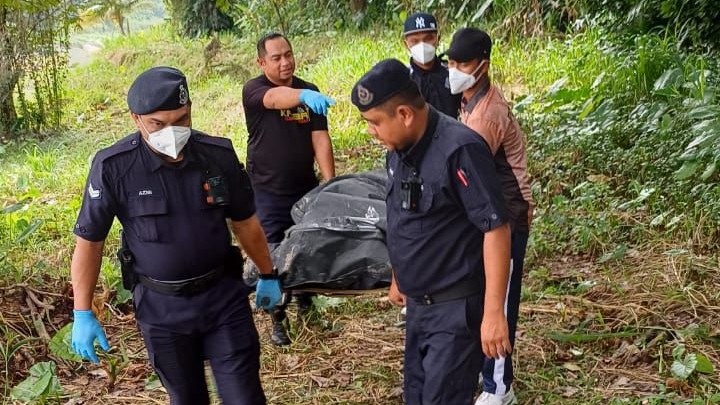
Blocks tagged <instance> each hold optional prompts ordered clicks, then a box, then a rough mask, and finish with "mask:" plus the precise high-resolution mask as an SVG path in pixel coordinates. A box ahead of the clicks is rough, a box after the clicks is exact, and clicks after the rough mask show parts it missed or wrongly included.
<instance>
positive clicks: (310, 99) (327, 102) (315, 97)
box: [300, 89, 335, 115]
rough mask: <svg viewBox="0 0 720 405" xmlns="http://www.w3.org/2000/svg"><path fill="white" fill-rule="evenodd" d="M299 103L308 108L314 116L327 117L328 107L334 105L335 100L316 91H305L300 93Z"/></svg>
mask: <svg viewBox="0 0 720 405" xmlns="http://www.w3.org/2000/svg"><path fill="white" fill-rule="evenodd" d="M300 102H301V103H303V104H305V105H307V106H308V107H310V109H311V110H312V111H313V112H314V113H315V114H320V115H327V113H328V107H330V106H333V105H335V100H333V99H331V98H330V97H327V96H325V95H323V94H321V93H319V92H317V91H314V90H308V89H305V90H303V91H301V92H300Z"/></svg>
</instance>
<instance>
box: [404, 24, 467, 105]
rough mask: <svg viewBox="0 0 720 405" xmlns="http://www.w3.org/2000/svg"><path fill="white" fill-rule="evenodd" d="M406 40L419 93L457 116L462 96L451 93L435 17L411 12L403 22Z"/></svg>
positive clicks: (411, 74)
mask: <svg viewBox="0 0 720 405" xmlns="http://www.w3.org/2000/svg"><path fill="white" fill-rule="evenodd" d="M403 40H404V43H405V47H406V48H407V49H408V50H409V51H410V77H411V78H412V80H413V81H414V82H415V83H416V84H417V86H418V88H419V89H420V93H421V94H422V95H423V97H424V98H425V100H426V101H427V102H428V103H430V105H432V106H433V107H435V108H436V109H437V110H438V111H440V112H442V113H445V114H447V115H449V116H450V117H453V118H457V116H458V114H459V113H460V96H459V95H455V94H452V93H450V83H449V82H448V68H447V62H446V61H444V60H442V59H440V58H439V57H438V56H437V55H436V50H437V47H438V44H439V43H440V34H439V33H438V26H437V21H436V20H435V17H434V16H433V15H432V14H428V13H413V14H410V15H409V16H408V17H407V18H406V19H405V24H404V25H403Z"/></svg>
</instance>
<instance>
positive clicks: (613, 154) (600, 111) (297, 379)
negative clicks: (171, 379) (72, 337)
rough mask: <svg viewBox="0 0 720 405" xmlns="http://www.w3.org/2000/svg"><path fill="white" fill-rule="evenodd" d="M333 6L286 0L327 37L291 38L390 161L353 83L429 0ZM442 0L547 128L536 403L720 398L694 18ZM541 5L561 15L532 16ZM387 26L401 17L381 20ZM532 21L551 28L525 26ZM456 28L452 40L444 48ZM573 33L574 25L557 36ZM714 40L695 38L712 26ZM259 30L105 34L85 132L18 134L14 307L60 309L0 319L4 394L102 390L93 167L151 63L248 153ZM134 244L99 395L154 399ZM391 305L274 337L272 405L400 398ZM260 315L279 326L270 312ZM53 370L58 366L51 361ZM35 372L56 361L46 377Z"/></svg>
mask: <svg viewBox="0 0 720 405" xmlns="http://www.w3.org/2000/svg"><path fill="white" fill-rule="evenodd" d="M698 2H699V1H696V3H698ZM261 3H264V4H261ZM320 3H321V2H318V4H320ZM336 3H337V2H336ZM336 3H333V4H334V5H331V4H329V3H328V4H326V6H327V9H328V12H331V11H332V10H333V9H332V7H337V8H338V9H340V8H342V9H343V10H344V9H345V8H346V7H347V10H348V11H346V12H343V13H339V14H337V16H338V17H339V18H341V19H343V20H341V21H340V22H338V21H337V20H330V19H327V18H329V17H328V14H314V15H312V16H311V15H310V14H309V13H303V12H302V11H301V10H300V9H297V10H295V9H292V7H299V2H294V1H288V2H280V3H278V4H281V5H282V7H287V8H289V10H290V11H291V12H290V13H288V14H282V15H285V16H286V18H288V20H287V23H288V24H290V25H288V30H289V31H291V32H295V33H303V34H308V35H307V36H299V35H294V36H292V37H291V40H292V42H293V45H294V47H295V51H296V57H297V62H298V75H299V76H301V77H303V78H305V79H307V80H310V81H312V82H315V83H316V84H317V85H318V86H319V87H320V89H321V90H323V91H325V92H327V93H328V94H329V95H330V96H332V97H334V98H335V99H336V100H337V105H336V106H335V107H333V108H332V110H331V113H330V117H329V119H330V132H331V136H332V139H333V143H334V146H335V149H336V156H337V159H338V165H339V169H340V170H339V171H340V172H341V173H342V172H354V171H359V170H365V169H370V168H376V167H380V166H381V165H382V164H383V159H382V157H383V151H382V148H381V147H379V146H378V145H376V144H375V143H374V142H372V141H371V140H370V137H369V136H368V135H367V133H366V128H365V124H364V123H363V122H362V120H361V119H360V116H359V114H358V113H357V111H356V110H355V108H354V107H353V106H352V105H351V103H350V100H349V91H350V88H351V86H352V84H353V83H354V82H355V80H357V78H358V77H360V75H361V74H362V73H364V72H365V71H366V70H367V69H368V68H369V67H370V66H371V65H372V64H373V63H374V62H376V61H378V60H380V59H383V58H386V57H398V58H399V59H401V60H403V61H404V60H406V59H407V51H406V50H404V48H403V46H402V43H401V41H400V40H399V31H400V28H399V27H400V20H401V19H402V16H403V14H402V13H403V10H405V9H417V8H421V6H423V5H426V6H427V5H428V4H429V2H428V3H424V2H415V3H418V4H414V3H413V4H410V3H411V2H392V1H387V2H374V1H373V2H361V1H359V2H349V3H348V4H346V3H343V2H340V3H342V4H340V3H337V4H336ZM390 3H392V6H391V7H388V8H386V9H379V8H378V7H379V4H390ZM405 3H408V4H405ZM420 3H422V4H420ZM436 3H438V4H439V3H443V4H447V7H445V8H444V9H443V10H442V13H443V14H442V18H443V19H444V21H452V20H453V17H454V16H456V15H457V14H461V15H462V16H463V19H464V20H465V21H473V19H475V20H474V21H478V22H485V21H487V19H488V18H492V20H491V21H492V22H493V24H494V26H496V27H497V28H496V30H495V31H494V32H493V37H494V38H496V41H495V48H494V51H493V59H492V67H491V72H492V75H493V80H494V81H495V82H496V83H498V84H500V85H501V87H502V88H503V89H504V92H505V94H506V97H507V98H508V99H509V100H511V101H512V103H513V105H514V109H515V112H516V114H517V116H518V117H519V119H520V121H521V124H522V126H523V128H524V129H525V132H526V134H527V137H528V149H529V165H530V173H531V175H532V177H533V193H534V196H535V199H536V201H537V205H538V208H537V211H536V213H535V221H534V227H533V230H532V233H531V241H530V248H529V251H528V262H527V264H526V268H527V275H526V282H525V285H524V290H523V304H522V307H521V312H522V313H521V321H520V330H521V333H520V336H519V337H518V343H517V345H516V361H517V364H516V365H517V369H518V372H519V374H518V383H517V384H518V385H517V388H516V389H517V392H518V396H519V398H520V399H521V403H541V404H549V403H552V404H578V403H582V404H637V405H640V404H678V405H679V404H693V405H694V404H717V403H720V380H719V379H718V373H717V370H718V369H719V368H720V323H718V322H719V320H718V317H717V311H718V310H719V309H720V291H718V289H717V285H719V284H718V283H720V271H719V270H718V269H719V268H720V262H719V259H718V256H717V251H718V250H717V249H718V247H720V246H719V244H720V243H719V242H718V241H720V231H719V229H720V226H719V225H720V186H719V185H718V184H719V182H720V175H719V174H718V170H717V165H718V164H719V163H720V123H719V122H718V117H719V116H720V115H719V114H718V113H719V112H720V101H719V100H718V87H719V86H720V79H718V74H720V66H718V64H719V63H718V59H717V54H716V53H713V51H710V50H706V49H705V48H704V47H702V46H697V45H695V46H692V47H688V46H686V44H687V43H688V41H690V38H689V37H687V38H686V37H682V36H678V34H677V33H678V32H679V31H678V30H676V29H675V27H670V29H665V30H660V29H657V30H639V31H630V32H628V31H626V30H624V29H622V26H623V24H620V23H619V20H617V19H616V20H612V24H610V23H606V22H605V21H606V20H603V19H602V18H598V19H592V18H586V19H583V18H580V17H582V16H583V14H582V13H583V12H584V11H583V10H586V9H589V7H587V6H586V5H585V4H584V3H582V2H580V1H577V2H572V1H567V2H555V3H557V4H559V5H558V6H553V5H552V4H550V3H551V2H545V1H533V2H521V3H519V2H513V1H510V0H507V1H487V2H468V1H452V2H451V1H448V2H436ZM561 3H562V4H561ZM649 3H650V2H647V1H645V2H640V3H639V6H638V7H639V8H638V9H637V10H638V13H640V11H642V13H645V14H648V13H650V12H651V11H652V10H650V9H649V8H648V5H649ZM670 3H671V1H667V2H663V4H670ZM218 4H219V5H220V3H218ZM242 4H245V6H246V7H255V8H254V9H253V10H254V14H252V15H250V16H249V17H248V18H246V19H245V20H242V22H241V24H240V26H239V27H240V30H241V31H243V32H256V31H260V30H261V29H262V28H267V27H268V26H282V23H281V22H279V21H277V20H276V19H275V17H276V16H277V15H276V14H273V12H272V10H269V9H268V10H266V9H264V8H262V7H266V8H267V7H272V4H270V3H269V2H242ZM353 4H355V5H353ZM355 6H357V9H353V10H355V11H352V10H350V8H352V7H355ZM560 6H563V7H560ZM236 7H240V6H238V5H236ZM318 7H319V6H318ZM428 7H429V6H428ZM460 7H464V9H463V10H462V11H461V9H460ZM534 7H535V8H534ZM538 7H539V8H538ZM668 7H669V6H668ZM473 8H474V9H473ZM471 9H472V10H471ZM535 9H537V10H539V11H542V12H540V13H539V14H532V11H533V10H535ZM243 10H245V9H241V8H239V9H237V10H235V9H228V13H229V14H230V15H239V14H233V13H242V12H244V11H243ZM668 10H670V9H668ZM700 10H705V9H702V8H701V9H700ZM470 11H472V12H470ZM481 11H482V12H481ZM675 11H677V10H675ZM688 12H689V11H688ZM704 12H705V13H709V11H707V10H706V11H704ZM642 13H640V14H642ZM640 14H638V15H640ZM353 15H358V16H363V17H362V18H360V17H358V18H357V19H352V16H353ZM538 15H539V16H542V17H538ZM667 15H670V14H667ZM672 15H680V14H677V13H676V14H672ZM683 15H684V14H683ZM707 15H709V14H707ZM372 16H381V17H378V19H379V20H380V21H383V22H385V24H387V25H392V26H393V29H388V28H384V27H383V24H379V23H378V24H376V25H373V24H371V23H370V21H371V18H374V17H372ZM517 16H520V17H523V18H524V20H523V21H531V22H533V21H535V22H537V24H535V25H533V24H530V25H525V24H519V23H518V22H517V21H516V20H513V18H518V17H517ZM533 16H534V17H533ZM290 17H291V18H290ZM303 18H307V19H310V18H315V19H316V20H314V21H316V22H315V23H312V24H309V25H308V24H305V23H304V22H303V21H305V20H303ZM321 18H326V20H321ZM528 18H529V20H528ZM532 18H535V19H536V20H533V19H532ZM604 18H609V17H608V16H607V15H605V17H604ZM668 18H669V17H668ZM672 18H676V17H672ZM677 18H680V17H677ZM368 19H370V20H368ZM655 21H656V22H655V23H658V21H659V22H660V23H662V22H663V21H666V20H662V19H659V20H655ZM693 21H694V20H693ZM462 22H463V20H462V19H461V20H459V21H457V23H458V24H461V23H462ZM655 23H653V24H655ZM242 24H246V25H242ZM313 24H315V25H313ZM688 24H691V23H688ZM693 24H694V22H693ZM633 26H634V27H636V28H637V26H635V25H633ZM688 26H690V25H688ZM293 27H300V28H293ZM304 28H307V30H303V29H304ZM357 28H362V31H355V29H357ZM452 28H453V27H450V26H448V27H447V29H446V31H445V32H443V34H444V35H443V42H444V44H443V46H441V49H442V48H443V47H446V46H447V43H448V41H449V39H450V36H451V35H450V34H451V32H452ZM557 28H562V29H563V30H564V33H563V34H553V35H547V32H549V31H552V30H554V29H557ZM348 29H349V30H348ZM633 29H635V28H633ZM293 30H296V31H293ZM707 32H709V31H707ZM524 34H530V35H529V36H524ZM697 34H698V36H697V37H696V38H692V41H701V40H702V38H705V36H706V35H707V33H706V31H698V32H697ZM255 38H256V35H254V34H253V35H244V36H235V35H231V34H220V35H219V36H217V39H218V41H219V44H220V48H219V51H218V52H217V53H216V54H215V55H212V56H211V57H204V56H203V55H204V49H205V47H206V46H207V44H208V43H209V41H210V39H209V38H196V39H187V38H183V37H178V36H177V34H175V30H174V29H173V28H171V27H170V26H169V25H164V24H161V25H157V26H154V27H153V28H151V29H149V30H146V31H142V32H137V31H133V33H132V34H131V35H129V36H126V37H118V36H116V37H113V38H110V39H106V40H104V42H103V49H102V50H101V51H99V52H98V53H97V54H96V55H95V59H94V60H93V61H92V62H91V63H89V64H87V65H83V66H79V67H75V68H73V69H72V70H70V73H69V75H68V80H67V82H66V88H65V93H66V96H67V97H66V100H67V103H66V105H65V106H64V114H63V119H64V122H63V124H64V126H65V128H66V129H65V130H63V131H62V132H61V133H59V134H57V135H56V136H52V137H48V138H41V139H35V140H27V139H26V140H17V141H14V142H11V143H9V144H5V145H2V146H0V169H1V170H2V172H3V176H2V177H0V209H1V211H0V240H1V242H0V275H2V283H0V304H1V303H2V302H5V303H13V304H12V305H15V307H13V308H19V307H18V305H19V306H21V307H23V308H25V306H26V305H27V306H29V305H30V304H27V303H28V302H29V301H28V300H30V301H32V299H30V298H29V297H30V296H31V295H33V294H34V295H35V296H36V298H37V299H38V300H39V302H41V303H44V302H52V303H53V306H54V309H52V310H51V309H47V310H45V309H44V307H42V305H40V306H38V304H37V303H35V304H33V305H35V306H36V308H35V309H36V310H37V312H39V313H40V314H42V313H45V314H46V315H45V316H44V317H43V316H40V317H38V315H39V314H35V315H33V314H32V313H31V312H30V313H29V314H28V311H27V310H24V311H25V312H22V311H20V310H19V309H18V311H16V312H17V313H14V312H8V314H7V315H5V314H3V316H2V318H0V333H2V334H3V336H5V340H4V341H6V344H4V345H3V346H0V354H2V359H3V361H4V369H5V371H6V372H5V373H4V376H0V380H2V384H0V387H3V392H2V395H0V396H2V397H3V398H4V397H9V396H10V395H11V391H12V389H13V387H21V388H23V389H22V392H23V393H25V394H23V395H35V394H36V395H35V396H34V399H35V400H38V401H46V402H49V401H51V400H52V397H53V396H59V395H62V396H63V398H67V396H68V395H70V396H81V395H91V394H88V393H87V391H88V389H87V385H88V383H87V381H86V382H85V384H86V385H85V386H82V387H80V388H78V386H77V385H76V383H75V376H77V375H78V374H86V373H87V371H88V369H92V368H91V367H92V366H88V365H87V364H84V365H80V363H78V362H77V358H76V357H74V356H73V355H72V354H71V353H69V351H68V348H67V339H68V334H69V328H68V327H67V326H66V325H67V323H68V321H69V318H68V314H69V312H70V311H69V309H70V308H69V306H70V305H71V304H70V298H69V297H68V296H67V294H66V291H67V282H68V278H69V276H68V273H69V271H68V269H69V260H70V255H71V249H72V246H73V237H72V234H71V232H70V231H71V229H72V227H73V225H74V220H75V215H76V213H77V210H78V208H79V205H80V198H81V195H82V188H83V186H84V180H85V176H86V174H87V170H88V167H89V160H90V158H91V157H92V156H93V154H94V153H95V152H96V151H97V150H98V149H99V148H101V147H105V146H108V145H110V144H112V143H113V142H114V141H116V140H117V139H120V138H121V137H123V136H125V135H126V134H127V133H129V132H132V131H134V130H135V128H134V126H133V124H132V121H131V120H130V117H129V113H128V112H127V107H126V104H125V95H126V91H127V87H128V86H129V85H130V83H131V82H132V80H133V79H134V78H135V77H136V76H137V74H139V73H140V72H141V71H143V70H145V69H147V68H149V67H151V66H154V65H158V64H163V65H171V66H176V67H179V68H180V69H182V70H183V71H185V73H186V74H187V75H188V78H189V81H190V83H189V86H190V94H191V98H192V100H193V126H194V127H195V128H197V129H200V130H203V131H205V132H208V133H210V134H213V135H219V136H226V137H228V138H230V139H232V140H233V143H234V145H235V147H236V149H237V151H238V154H239V156H240V157H241V160H242V159H244V156H245V144H246V137H247V132H246V128H245V122H244V117H243V114H242V106H241V104H240V98H241V96H240V95H241V91H242V84H243V83H244V82H245V81H246V80H248V79H249V78H251V77H253V76H255V75H257V74H258V73H259V70H258V69H257V67H256V66H255V49H254V45H255V44H254V41H255ZM692 41H691V42H692ZM708 45H709V44H708ZM116 247H117V229H114V230H113V232H112V233H111V235H110V237H109V238H108V243H107V247H106V252H107V253H106V258H105V259H104V261H103V264H102V273H101V283H102V289H103V291H102V294H100V291H98V293H99V294H98V295H99V296H100V295H101V300H100V307H102V308H105V311H103V312H104V319H103V320H102V322H103V323H104V324H106V325H108V326H109V334H110V341H111V344H112V345H113V349H112V350H111V352H110V353H107V354H105V355H103V356H104V357H103V361H104V363H105V364H106V366H105V367H106V369H105V370H104V372H105V374H104V375H106V376H107V377H103V378H95V379H94V380H92V381H93V382H94V383H95V385H98V386H101V387H100V388H97V389H94V390H93V389H89V392H91V393H93V394H97V395H102V394H105V393H107V392H110V391H111V389H113V388H117V387H118V386H121V387H122V385H123V384H126V386H131V387H134V388H133V389H140V390H142V389H143V387H141V385H142V381H145V382H146V383H147V387H148V388H147V389H145V391H143V393H142V395H143V396H146V398H149V397H152V398H159V399H160V400H163V399H164V396H163V394H162V392H159V391H157V390H156V389H155V388H156V387H157V380H156V379H153V377H152V375H151V374H150V372H149V370H148V368H147V366H146V365H145V364H146V358H145V357H144V351H143V349H142V342H141V341H140V337H139V335H138V333H137V331H136V330H135V328H134V325H133V324H132V321H131V320H130V321H129V320H128V319H129V318H128V315H127V313H129V312H130V309H129V306H128V299H129V295H128V292H127V291H125V290H123V289H122V288H121V287H120V282H119V281H120V280H119V271H118V269H117V264H116V263H115V260H114V256H113V254H112V252H113V251H114V250H115V248H116ZM32 286H34V287H32ZM31 287H32V288H36V290H30V289H28V288H31ZM37 288H40V290H46V291H44V292H43V291H40V292H38V291H37ZM48 290H49V291H48ZM28 291H29V292H28ZM33 291H35V292H33ZM38 295H39V298H38V297H37V296H38ZM382 295H383V294H382V293H380V294H379V295H371V296H369V297H367V298H354V299H343V300H337V299H334V298H332V299H328V298H324V297H320V298H319V299H317V300H316V302H315V305H316V313H315V314H313V317H312V318H310V319H309V320H307V322H302V323H298V324H296V325H295V326H294V327H293V330H292V331H291V336H292V337H293V338H294V339H295V344H294V345H293V346H291V347H290V348H288V349H276V348H274V347H270V346H269V345H265V344H264V345H263V353H262V364H263V378H264V380H263V382H264V384H265V385H266V388H267V390H268V393H269V398H270V399H271V402H272V403H278V404H297V403H368V402H372V403H383V404H399V403H401V400H400V398H399V396H398V392H397V389H398V386H399V384H400V381H401V367H402V365H401V356H402V340H401V335H402V333H401V330H399V329H398V326H400V325H402V323H401V322H400V318H399V316H398V315H397V310H396V309H394V308H391V307H390V306H389V305H388V304H387V302H385V301H382V299H381V298H380V297H381V296H382ZM3 300H4V301H3ZM32 302H34V301H32ZM43 311H45V312H43ZM31 317H32V319H30V318H31ZM45 318H47V319H50V320H51V321H47V322H46V323H47V324H48V330H50V333H49V334H50V335H51V336H53V337H52V338H51V339H45V338H44V337H42V336H41V334H40V332H38V330H37V319H45ZM256 320H257V322H258V325H259V328H260V329H261V333H262V334H264V335H263V336H265V335H266V334H267V332H268V329H269V327H270V325H269V321H268V320H267V319H266V318H265V317H262V316H258V317H257V318H256ZM40 324H42V321H41V322H40ZM28 359H30V360H34V361H32V362H31V361H30V360H28ZM48 360H50V361H54V363H43V362H44V361H48ZM33 364H44V365H43V366H42V369H40V368H41V367H40V366H38V368H36V369H33V370H34V371H33V372H32V373H29V372H28V371H29V370H30V367H31V366H33ZM68 376H73V377H68ZM96 377H97V376H96ZM26 378H28V380H26ZM53 378H59V379H60V382H59V384H60V385H62V387H61V388H63V389H62V391H60V390H57V388H58V386H56V384H55V382H54V381H56V380H54V379H53ZM22 381H26V382H25V383H22V385H19V384H21V382H22ZM138 381H140V383H138ZM102 384H105V385H102ZM89 385H90V386H92V385H93V384H89ZM153 387H155V388H153ZM18 389H19V388H18ZM15 392H16V393H20V392H21V391H17V390H16V391H15ZM60 392H64V393H65V394H60ZM132 392H135V391H132ZM33 393H34V394H33ZM24 398H26V397H24ZM369 398H372V399H369ZM148 401H149V400H148ZM139 402H140V400H139V399H137V398H135V402H134V403H139ZM145 403H149V402H145Z"/></svg>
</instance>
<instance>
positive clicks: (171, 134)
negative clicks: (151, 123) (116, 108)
mask: <svg viewBox="0 0 720 405" xmlns="http://www.w3.org/2000/svg"><path fill="white" fill-rule="evenodd" d="M140 125H142V126H143V128H144V129H145V132H148V140H147V142H148V144H149V145H150V146H152V148H153V149H155V150H156V151H158V152H160V153H162V154H163V155H167V156H170V157H171V158H173V159H177V157H178V155H179V154H180V151H182V150H183V148H184V147H185V145H187V142H188V139H190V132H191V131H190V127H181V126H175V125H173V126H169V127H165V128H163V129H161V130H159V131H155V132H153V133H149V132H150V131H148V130H147V128H145V124H144V123H143V122H142V119H140Z"/></svg>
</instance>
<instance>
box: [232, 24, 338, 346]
mask: <svg viewBox="0 0 720 405" xmlns="http://www.w3.org/2000/svg"><path fill="white" fill-rule="evenodd" d="M257 64H258V66H259V67H260V70H262V74H261V75H260V76H258V77H256V78H254V79H251V80H250V81H248V82H247V83H245V86H244V87H243V95H242V99H243V109H244V111H245V122H246V124H247V129H248V154H247V167H248V173H249V174H250V180H251V182H252V185H253V188H254V190H255V201H256V204H257V209H258V218H259V219H260V223H261V224H262V226H263V229H264V230H265V235H266V237H267V240H268V242H270V243H280V242H281V241H282V240H283V239H284V237H285V231H286V230H287V229H288V228H290V227H291V226H292V225H293V220H292V217H291V216H290V211H291V208H292V206H293V205H294V204H295V203H296V202H297V201H298V200H299V199H300V198H302V196H303V195H305V194H306V193H307V192H308V191H310V190H312V189H313V188H315V186H317V185H318V179H317V175H316V174H315V168H314V162H317V165H318V168H319V169H320V174H321V175H322V178H323V180H326V181H327V180H330V179H331V178H333V177H335V161H334V158H333V150H332V143H331V141H330V135H329V134H328V125H327V118H326V116H327V114H328V109H329V108H330V107H331V106H333V105H334V104H335V101H334V100H332V99H331V98H330V97H327V96H325V95H323V94H322V93H320V92H319V91H318V88H317V86H315V85H314V84H312V83H309V82H306V81H304V80H302V79H300V78H298V77H296V76H295V75H294V73H295V56H294V54H293V49H292V46H291V45H290V41H289V40H288V39H287V38H286V37H285V36H284V35H282V34H279V33H276V32H272V33H269V34H267V35H265V36H263V37H262V38H260V40H258V42H257ZM294 295H295V297H296V298H297V302H298V315H301V316H302V315H304V314H306V313H307V312H308V311H309V310H310V308H311V306H312V295H311V294H307V293H302V292H298V291H296V292H295V294H294ZM285 297H286V299H284V302H282V303H281V304H280V305H278V306H277V307H276V308H275V309H274V310H273V311H271V314H270V315H271V317H272V321H273V330H272V334H271V336H270V338H271V341H272V343H273V344H275V345H278V346H284V345H289V344H290V338H289V337H288V334H287V326H286V324H287V323H289V320H288V319H287V315H286V312H285V309H286V307H287V304H288V303H289V299H290V297H291V296H288V295H286V296H285Z"/></svg>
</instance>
